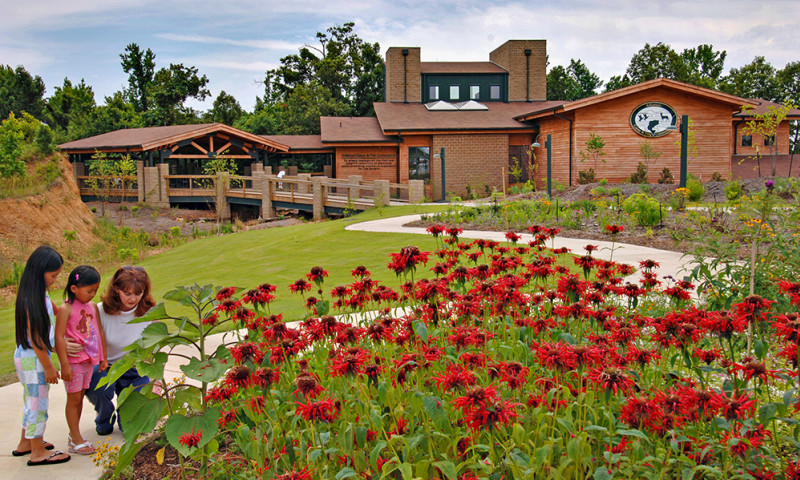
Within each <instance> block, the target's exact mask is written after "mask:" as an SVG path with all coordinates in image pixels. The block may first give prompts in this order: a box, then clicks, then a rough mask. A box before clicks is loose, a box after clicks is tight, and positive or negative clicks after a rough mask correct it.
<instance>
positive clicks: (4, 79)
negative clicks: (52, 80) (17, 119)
mask: <svg viewBox="0 0 800 480" xmlns="http://www.w3.org/2000/svg"><path fill="white" fill-rule="evenodd" d="M44 90H45V86H44V80H42V78H41V77H40V76H39V75H36V76H35V77H34V76H31V74H30V73H28V71H27V70H25V67H23V66H21V65H20V66H18V67H17V68H16V69H13V68H11V67H10V66H8V65H0V118H8V115H9V114H10V113H12V112H13V113H14V114H15V115H17V116H20V115H21V114H22V112H23V111H25V112H28V113H30V114H31V115H33V116H34V117H36V118H41V115H42V109H43V108H44V100H43V99H42V97H43V96H44Z"/></svg>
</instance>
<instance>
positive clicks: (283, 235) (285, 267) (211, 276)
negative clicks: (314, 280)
mask: <svg viewBox="0 0 800 480" xmlns="http://www.w3.org/2000/svg"><path fill="white" fill-rule="evenodd" d="M445 208H446V207H445V206H431V205H426V206H421V205H408V206H400V207H387V208H383V209H381V210H380V211H379V210H377V209H373V210H370V211H367V212H364V213H362V214H359V215H356V216H354V217H350V218H346V219H340V220H332V221H325V222H318V223H307V224H302V225H295V226H291V227H281V228H270V229H264V230H254V231H249V232H243V233H237V234H234V235H225V236H221V237H212V238H205V239H201V240H195V241H192V242H188V243H186V244H183V245H181V246H179V247H176V248H174V249H171V250H169V251H167V252H165V253H162V254H159V255H156V256H152V257H149V258H147V259H145V260H144V261H142V262H141V263H140V265H142V266H143V267H145V268H146V269H147V272H148V274H149V275H150V277H151V280H152V283H153V290H154V297H155V299H156V302H161V301H163V296H164V294H165V293H166V292H168V291H169V290H171V289H172V288H174V287H175V286H178V285H193V284H195V283H197V284H199V285H206V284H212V285H215V286H220V287H227V286H234V287H240V288H243V289H250V288H254V287H255V286H257V285H259V284H261V283H270V284H273V285H275V286H277V287H278V291H277V292H276V294H275V295H276V297H277V298H276V299H275V301H274V302H273V304H272V305H271V312H272V313H275V314H277V313H282V314H283V317H284V319H287V320H292V319H299V318H302V316H303V315H304V313H305V309H304V304H303V301H302V298H301V297H300V295H299V294H293V293H290V292H289V288H288V286H289V284H291V283H294V281H295V280H297V279H300V278H305V274H306V273H308V272H309V271H310V270H311V268H312V267H314V266H316V265H319V266H321V267H322V268H324V269H325V270H327V271H328V273H329V277H328V278H327V279H326V280H325V286H324V296H325V298H326V299H328V298H329V294H330V290H331V289H332V288H333V287H334V286H336V285H342V284H345V283H350V282H352V281H353V278H352V277H351V275H350V271H351V270H352V269H353V268H354V267H356V266H358V265H364V266H366V267H367V269H369V271H370V272H372V277H373V278H374V279H375V280H378V281H380V282H381V283H382V284H385V285H387V286H391V287H397V286H398V285H400V283H402V281H403V279H402V278H399V279H398V278H397V277H396V276H395V274H394V272H392V271H390V270H389V269H387V268H386V265H387V264H388V263H389V260H390V258H389V254H390V253H393V252H397V251H399V250H400V248H402V247H405V246H407V245H416V246H418V247H419V248H420V249H421V250H423V251H430V252H433V251H434V250H435V249H436V242H435V240H434V239H433V237H431V236H427V235H415V234H397V233H370V232H350V231H346V230H345V227H346V226H347V225H350V224H353V223H358V222H364V221H368V220H375V219H379V218H387V217H396V216H401V215H410V214H415V213H425V212H434V211H441V210H444V209H445ZM431 262H433V263H435V260H434V259H433V258H431ZM431 262H429V264H428V268H429V267H431V266H433V263H431ZM425 272H426V273H425V274H424V275H425V276H427V275H429V274H430V272H428V271H427V268H425ZM67 273H69V272H62V274H63V275H66V274H67ZM420 273H422V272H420ZM101 274H102V276H103V279H104V280H103V282H102V285H101V290H100V291H101V292H102V291H105V288H106V284H107V281H108V279H109V278H110V276H111V275H112V274H113V270H112V271H108V272H101ZM309 295H313V296H316V297H317V298H319V295H318V294H317V293H316V292H314V291H312V292H310V293H309ZM50 296H51V298H53V300H55V301H56V303H60V302H61V296H62V294H61V292H60V291H51V292H50ZM95 301H99V295H98V297H96V298H95ZM166 303H167V312H168V313H170V314H171V315H175V316H179V315H190V314H191V312H190V310H188V309H187V308H185V307H181V306H180V305H179V304H177V303H175V302H166ZM0 325H3V326H4V328H2V329H0V351H1V352H3V355H2V356H1V357H0V375H4V374H9V373H13V372H14V362H13V352H14V348H15V333H14V307H13V305H12V306H10V307H7V308H4V309H0ZM54 358H55V356H54Z"/></svg>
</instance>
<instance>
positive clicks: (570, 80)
mask: <svg viewBox="0 0 800 480" xmlns="http://www.w3.org/2000/svg"><path fill="white" fill-rule="evenodd" d="M353 28H354V24H353V23H345V24H343V25H336V26H333V27H331V28H328V29H327V30H325V31H324V32H318V33H317V35H316V40H317V41H316V43H315V44H314V45H305V46H303V47H302V48H300V49H299V51H298V53H296V54H291V55H288V56H286V57H283V58H281V60H280V65H279V66H278V67H277V68H275V69H272V70H268V71H267V72H266V73H265V77H264V94H263V95H262V96H260V97H258V98H257V99H256V104H255V108H254V109H253V111H245V110H244V109H243V108H242V107H241V105H240V104H239V102H238V101H237V99H236V98H234V97H233V96H232V95H230V94H228V93H227V92H225V91H221V92H220V93H219V95H217V97H216V98H215V99H214V102H213V105H212V108H211V109H210V110H208V111H206V112H200V111H197V110H195V109H192V108H190V107H188V106H187V105H186V102H187V100H189V99H197V100H205V99H206V98H208V97H209V96H210V91H209V88H208V84H209V80H208V78H207V77H206V76H205V75H202V74H200V73H199V72H198V69H197V68H196V67H194V66H185V65H184V64H182V63H179V64H170V65H168V66H159V65H158V64H157V57H156V54H155V53H154V52H153V51H152V50H151V49H149V48H147V49H143V48H142V47H140V46H139V45H137V44H135V43H131V44H130V45H128V46H127V47H126V48H125V51H124V52H122V53H121V54H120V66H121V67H122V69H123V71H124V72H125V73H126V74H127V75H128V83H127V86H126V87H125V88H123V89H122V90H120V91H117V92H114V93H113V94H112V95H110V96H107V97H105V99H104V102H103V103H102V104H98V103H97V100H96V99H95V95H94V92H93V91H92V87H91V86H90V85H88V84H86V82H85V81H84V80H83V79H82V80H81V81H80V82H78V83H73V82H72V81H71V80H70V79H68V78H65V79H64V82H63V84H62V85H60V86H57V87H55V88H54V90H53V93H52V94H51V95H50V96H49V97H45V84H44V82H43V81H42V79H41V77H39V76H38V75H34V74H31V73H29V72H28V71H27V70H26V69H25V67H24V66H18V67H16V68H12V67H10V66H3V65H0V118H3V119H5V118H7V117H8V116H9V114H10V113H12V112H13V113H14V114H15V115H16V116H17V117H20V116H21V114H22V112H23V111H24V112H27V113H29V114H30V115H32V116H33V117H35V118H36V119H38V120H41V121H42V122H44V123H46V124H47V125H49V126H50V127H51V128H52V130H53V132H54V139H55V141H56V142H57V143H61V142H65V141H70V140H74V139H78V138H85V137H88V136H91V135H97V134H100V133H105V132H109V131H113V130H117V129H121V128H135V127H145V126H157V125H174V124H190V123H203V122H220V123H225V124H228V125H232V126H235V127H237V128H240V129H242V130H246V131H249V132H252V133H255V134H313V133H319V117H320V116H323V115H333V116H351V115H352V116H366V115H373V114H374V112H373V109H372V103H373V102H375V101H382V100H383V82H384V65H383V59H382V57H381V50H380V45H379V44H378V43H369V42H366V41H364V40H363V39H361V38H360V37H359V36H358V35H357V34H356V33H355V32H354V30H353ZM726 56H727V54H726V52H725V51H724V50H721V51H720V50H715V49H714V48H713V46H711V45H699V46H698V47H696V48H687V49H684V50H683V51H682V52H677V51H675V50H674V49H673V48H672V47H670V46H669V45H667V44H664V43H657V44H655V45H650V44H645V46H644V47H643V48H642V49H641V50H639V51H638V52H637V53H636V54H634V55H633V57H632V58H631V61H630V63H629V65H628V67H627V69H626V71H625V73H624V74H622V75H617V76H613V77H611V78H610V79H609V80H608V81H606V82H603V81H601V80H600V78H599V77H598V75H596V74H595V73H593V72H592V71H591V70H590V69H589V68H588V67H587V66H586V64H584V63H583V62H582V61H581V60H580V59H573V60H571V61H570V63H569V65H566V66H562V65H556V66H552V67H551V68H550V69H549V72H548V74H547V92H548V99H554V100H577V99H580V98H584V97H588V96H591V95H595V94H597V93H600V92H601V91H610V90H615V89H618V88H622V87H625V86H628V85H632V84H636V83H639V82H642V81H646V80H650V79H654V78H658V77H662V76H663V77H667V78H672V79H675V80H679V81H682V82H688V83H692V84H696V85H700V86H703V87H708V88H714V89H718V90H721V91H723V92H728V93H731V94H734V95H738V96H741V97H746V98H763V99H766V100H771V101H776V102H779V103H785V102H792V103H794V104H795V105H797V104H800V61H796V62H792V63H789V64H787V65H786V66H785V67H784V68H783V69H778V68H776V67H774V66H772V65H771V64H770V63H769V62H768V61H766V59H765V58H764V57H763V56H758V57H756V58H755V59H754V60H753V61H752V62H750V63H748V64H747V65H744V66H742V67H737V68H731V69H730V70H729V71H728V72H727V73H725V65H724V64H725V59H726ZM795 148H796V146H795Z"/></svg>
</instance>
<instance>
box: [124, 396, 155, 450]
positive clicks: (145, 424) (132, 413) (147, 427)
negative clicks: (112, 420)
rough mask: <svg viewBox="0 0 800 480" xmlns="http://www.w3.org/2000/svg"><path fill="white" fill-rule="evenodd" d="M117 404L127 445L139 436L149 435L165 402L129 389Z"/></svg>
mask: <svg viewBox="0 0 800 480" xmlns="http://www.w3.org/2000/svg"><path fill="white" fill-rule="evenodd" d="M119 404H120V405H119V411H120V419H121V420H122V431H123V433H124V435H125V443H126V444H127V443H129V442H130V443H133V442H135V441H136V437H138V436H139V434H142V433H149V432H151V431H152V430H153V429H154V428H155V427H156V422H158V419H159V418H161V410H162V408H164V405H165V402H164V400H163V399H162V398H160V397H158V398H147V397H145V396H144V395H142V394H141V393H139V392H137V391H136V390H133V389H131V390H130V392H129V393H128V394H127V395H126V396H125V398H124V400H120V402H119Z"/></svg>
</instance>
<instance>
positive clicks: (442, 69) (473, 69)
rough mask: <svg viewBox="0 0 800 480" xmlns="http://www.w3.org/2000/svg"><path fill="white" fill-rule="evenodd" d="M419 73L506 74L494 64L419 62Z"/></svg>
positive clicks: (506, 71)
mask: <svg viewBox="0 0 800 480" xmlns="http://www.w3.org/2000/svg"><path fill="white" fill-rule="evenodd" d="M419 71H420V73H440V74H447V73H465V74H469V73H508V70H506V69H505V68H503V67H501V66H500V65H498V64H496V63H494V62H420V64H419Z"/></svg>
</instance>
